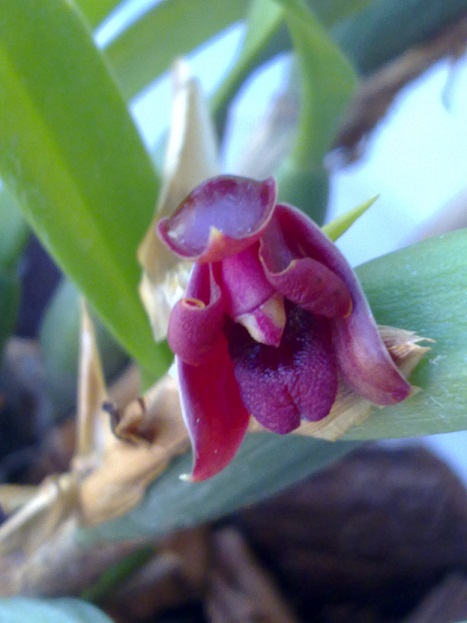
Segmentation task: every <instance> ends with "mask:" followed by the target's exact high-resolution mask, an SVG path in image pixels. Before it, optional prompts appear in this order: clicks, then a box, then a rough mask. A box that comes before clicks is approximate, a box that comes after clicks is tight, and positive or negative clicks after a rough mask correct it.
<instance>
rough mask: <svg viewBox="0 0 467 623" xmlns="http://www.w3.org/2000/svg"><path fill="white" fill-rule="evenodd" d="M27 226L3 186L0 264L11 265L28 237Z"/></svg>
mask: <svg viewBox="0 0 467 623" xmlns="http://www.w3.org/2000/svg"><path fill="white" fill-rule="evenodd" d="M28 234H29V227H28V225H27V223H26V221H25V220H24V216H23V215H22V213H21V211H20V210H19V208H18V206H17V203H16V201H15V199H14V197H13V196H12V194H11V193H10V192H9V191H8V189H7V188H5V186H2V188H1V189H0V266H1V267H3V268H11V267H13V266H14V265H15V264H16V263H17V261H18V259H19V256H20V255H21V253H22V251H23V248H24V245H25V244H26V241H27V239H28Z"/></svg>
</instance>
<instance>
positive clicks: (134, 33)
mask: <svg viewBox="0 0 467 623" xmlns="http://www.w3.org/2000/svg"><path fill="white" fill-rule="evenodd" d="M247 6H248V0H235V1H234V2H219V0H165V2H161V3H160V4H158V5H156V6H155V7H153V8H152V9H150V10H149V11H147V12H146V13H145V14H144V15H143V16H142V17H141V18H140V19H139V20H137V21H136V22H134V24H132V25H131V26H130V27H129V28H128V29H127V30H125V31H124V32H123V33H122V34H121V36H120V37H118V38H116V39H115V40H114V41H112V42H111V43H110V45H109V46H108V47H107V48H106V50H105V54H106V56H107V58H108V59H109V62H110V64H111V65H112V67H113V68H114V70H115V74H116V77H117V80H118V82H119V84H120V87H121V89H122V92H123V93H124V95H125V97H127V98H130V97H132V96H133V95H135V94H136V93H138V91H140V90H141V89H142V88H143V87H144V86H146V85H147V84H149V83H150V82H151V81H152V80H154V79H155V78H156V77H157V76H159V75H160V74H162V73H163V72H164V71H167V69H169V68H170V65H171V64H172V63H173V62H174V61H175V59H176V58H177V57H180V56H184V55H186V54H187V53H188V52H191V50H193V49H194V48H196V47H197V46H198V45H201V44H202V43H205V42H206V40H207V39H209V38H210V37H212V36H214V35H215V34H216V33H218V32H220V31H221V30H223V29H224V28H227V26H229V25H230V24H232V23H233V22H236V21H237V20H240V19H242V17H244V15H245V11H246V8H247Z"/></svg>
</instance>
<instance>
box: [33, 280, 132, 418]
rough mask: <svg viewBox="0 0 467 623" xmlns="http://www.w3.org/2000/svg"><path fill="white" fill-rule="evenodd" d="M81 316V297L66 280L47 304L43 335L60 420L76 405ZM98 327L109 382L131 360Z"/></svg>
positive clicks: (98, 325) (47, 372) (50, 389)
mask: <svg viewBox="0 0 467 623" xmlns="http://www.w3.org/2000/svg"><path fill="white" fill-rule="evenodd" d="M81 315H82V309H81V297H80V294H79V292H78V290H77V289H76V287H75V286H74V285H73V284H72V283H71V282H70V281H68V279H63V280H62V282H61V283H60V285H59V286H58V287H57V289H56V290H55V291H54V293H53V295H52V298H51V299H50V301H49V303H48V305H47V308H46V310H45V312H44V316H43V320H42V323H41V327H40V332H39V344H40V347H41V353H42V355H43V358H44V363H43V365H44V372H45V385H46V388H47V393H48V396H49V398H50V400H51V403H52V406H53V408H54V415H55V416H56V417H61V416H64V415H66V413H68V412H69V410H70V409H71V408H72V407H73V405H75V404H76V390H77V387H76V380H77V378H78V367H79V363H78V362H79V349H80V333H81ZM95 324H96V337H97V342H98V348H99V353H100V356H101V359H102V362H103V366H104V373H105V378H106V380H107V381H108V380H109V379H111V378H112V377H115V374H116V373H118V372H119V371H120V370H121V369H122V367H123V366H124V365H125V363H126V360H127V358H126V357H125V354H124V353H123V352H122V350H121V349H120V348H119V346H118V345H117V344H116V343H115V341H114V340H113V339H112V337H111V336H110V335H109V333H108V331H106V329H105V327H104V326H103V325H102V323H100V322H96V323H95Z"/></svg>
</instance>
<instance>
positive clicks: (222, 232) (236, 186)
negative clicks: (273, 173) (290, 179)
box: [157, 175, 276, 262]
mask: <svg viewBox="0 0 467 623" xmlns="http://www.w3.org/2000/svg"><path fill="white" fill-rule="evenodd" d="M275 200H276V184H275V182H274V180H273V179H272V178H268V179H267V180H265V181H263V182H257V181H255V180H251V179H249V178H245V177H237V176H233V175H221V176H218V177H214V178H212V179H209V180H207V181H206V182H204V183H203V184H200V185H199V186H197V187H196V188H195V189H194V190H193V191H192V192H191V193H190V194H189V195H188V197H187V198H186V199H185V200H184V201H183V202H182V203H181V204H180V206H179V207H178V209H177V210H176V212H175V213H174V214H173V215H172V216H171V217H169V218H164V219H162V220H161V221H160V222H159V223H158V226H157V232H158V234H159V236H160V238H161V239H162V241H163V242H164V243H165V244H166V245H167V246H168V247H169V249H170V250H171V251H173V252H174V253H175V254H176V255H178V256H179V257H181V258H184V259H187V260H193V261H197V262H218V261H220V260H223V259H224V258H226V257H229V256H230V255H234V254H236V253H240V252H241V251H243V250H244V249H246V248H247V247H248V246H250V245H251V244H253V243H254V242H255V241H257V240H258V239H259V238H260V236H261V234H262V232H263V231H264V229H265V227H266V226H267V224H268V222H269V220H270V219H271V216H272V214H273V210H274V205H275Z"/></svg>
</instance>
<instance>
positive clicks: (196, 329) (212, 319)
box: [167, 264, 224, 366]
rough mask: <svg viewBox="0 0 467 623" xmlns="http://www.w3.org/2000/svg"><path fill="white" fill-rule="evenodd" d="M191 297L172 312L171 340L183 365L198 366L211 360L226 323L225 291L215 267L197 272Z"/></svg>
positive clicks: (201, 267) (192, 279)
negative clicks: (214, 272)
mask: <svg viewBox="0 0 467 623" xmlns="http://www.w3.org/2000/svg"><path fill="white" fill-rule="evenodd" d="M187 294H188V296H187V297H186V298H183V299H182V300H181V301H178V303H177V304H176V305H175V306H174V308H173V310H172V313H171V315H170V319H169V327H168V336H167V339H168V342H169V346H170V348H171V350H172V351H173V352H174V353H175V354H176V355H178V357H179V358H180V359H181V360H182V361H184V362H185V363H188V364H190V365H194V366H196V365H199V364H201V363H202V362H203V361H204V360H205V359H206V358H207V357H209V355H210V353H211V351H212V350H213V348H214V347H215V344H216V342H217V340H218V338H219V335H220V334H221V332H222V327H223V323H224V305H223V301H222V296H221V291H220V288H219V286H218V285H217V283H216V281H215V279H214V276H213V271H212V267H211V266H209V265H207V264H201V265H197V266H195V267H194V268H193V272H192V274H191V277H190V281H189V285H188V290H187Z"/></svg>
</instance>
